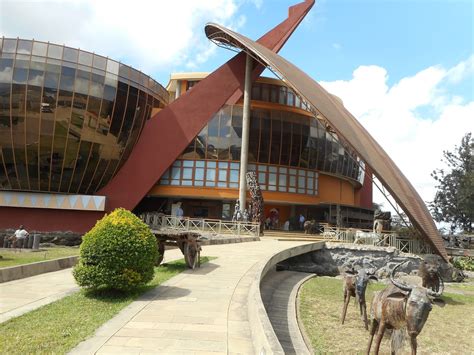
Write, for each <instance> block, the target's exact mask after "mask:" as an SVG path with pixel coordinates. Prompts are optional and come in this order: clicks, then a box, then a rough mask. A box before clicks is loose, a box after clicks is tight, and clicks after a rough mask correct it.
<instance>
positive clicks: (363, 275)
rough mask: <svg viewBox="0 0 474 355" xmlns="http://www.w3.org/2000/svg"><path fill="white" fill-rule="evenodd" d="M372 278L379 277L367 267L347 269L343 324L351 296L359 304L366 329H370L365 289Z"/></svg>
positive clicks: (344, 286)
mask: <svg viewBox="0 0 474 355" xmlns="http://www.w3.org/2000/svg"><path fill="white" fill-rule="evenodd" d="M371 279H373V280H377V277H375V276H374V273H373V272H371V271H368V270H366V269H360V270H358V271H355V270H354V268H352V269H351V270H348V271H346V275H345V276H344V284H343V291H344V305H343V308H342V316H341V321H342V324H344V320H345V319H346V312H347V306H348V305H349V301H350V298H351V297H355V298H356V304H358V305H359V311H360V315H361V317H362V320H363V321H364V326H365V329H366V330H367V329H369V327H368V324H369V322H368V320H367V305H366V302H365V290H366V289H367V284H368V283H369V280H371Z"/></svg>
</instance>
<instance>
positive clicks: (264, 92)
mask: <svg viewBox="0 0 474 355" xmlns="http://www.w3.org/2000/svg"><path fill="white" fill-rule="evenodd" d="M262 101H270V88H269V87H268V85H266V84H262Z"/></svg>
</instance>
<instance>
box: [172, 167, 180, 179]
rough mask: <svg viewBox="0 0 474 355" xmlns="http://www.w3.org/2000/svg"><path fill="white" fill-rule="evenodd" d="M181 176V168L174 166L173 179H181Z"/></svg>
mask: <svg viewBox="0 0 474 355" xmlns="http://www.w3.org/2000/svg"><path fill="white" fill-rule="evenodd" d="M180 176H181V169H180V168H175V167H173V168H172V169H171V179H173V180H179V178H180Z"/></svg>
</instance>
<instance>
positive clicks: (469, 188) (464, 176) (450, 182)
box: [429, 133, 474, 233]
mask: <svg viewBox="0 0 474 355" xmlns="http://www.w3.org/2000/svg"><path fill="white" fill-rule="evenodd" d="M473 153H474V140H473V139H472V133H467V134H466V135H465V136H464V137H463V138H462V140H461V145H460V146H459V147H458V146H455V148H454V151H452V152H450V151H443V157H444V159H442V161H444V162H445V163H446V164H447V167H448V171H445V170H443V169H436V170H434V171H433V172H432V173H431V176H432V177H433V178H434V179H435V180H436V182H437V183H438V185H437V186H436V189H437V191H436V195H435V198H434V200H433V202H431V203H430V205H429V206H430V209H431V212H432V214H433V218H434V219H435V221H437V222H447V223H449V224H450V228H451V232H454V231H455V230H457V229H460V230H462V231H463V232H465V233H472V230H473V222H474V154H473Z"/></svg>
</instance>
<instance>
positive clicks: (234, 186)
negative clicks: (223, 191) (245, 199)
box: [229, 182, 239, 188]
mask: <svg viewBox="0 0 474 355" xmlns="http://www.w3.org/2000/svg"><path fill="white" fill-rule="evenodd" d="M229 187H231V188H237V187H239V184H236V183H233V182H231V183H229Z"/></svg>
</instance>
